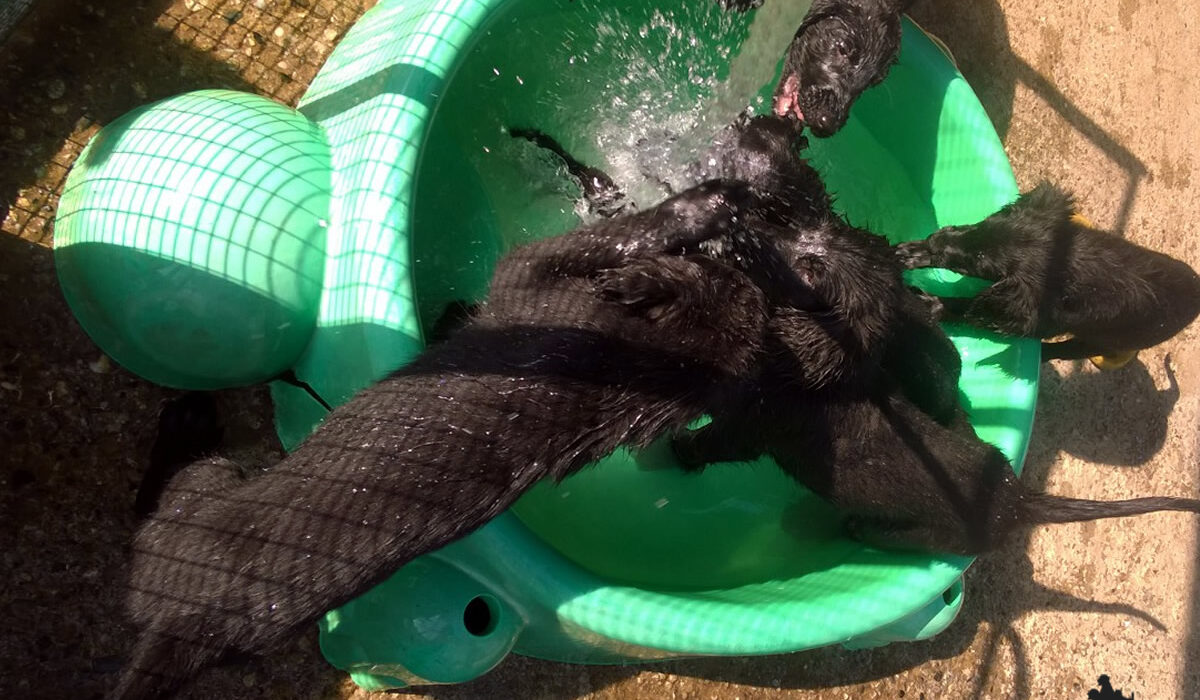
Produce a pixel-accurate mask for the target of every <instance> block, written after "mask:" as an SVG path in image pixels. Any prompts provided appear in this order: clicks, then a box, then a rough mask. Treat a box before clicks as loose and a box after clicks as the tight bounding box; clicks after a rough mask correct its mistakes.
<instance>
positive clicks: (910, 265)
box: [895, 240, 934, 270]
mask: <svg viewBox="0 0 1200 700" xmlns="http://www.w3.org/2000/svg"><path fill="white" fill-rule="evenodd" d="M895 250H896V257H897V258H898V259H899V260H900V264H901V265H903V266H904V267H905V268H907V269H909V270H915V269H917V268H920V267H933V266H934V263H933V251H932V250H930V249H929V243H928V241H924V240H921V241H905V242H904V243H900V244H898V245H897V246H896V248H895Z"/></svg>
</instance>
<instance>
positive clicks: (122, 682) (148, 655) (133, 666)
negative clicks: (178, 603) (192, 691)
mask: <svg viewBox="0 0 1200 700" xmlns="http://www.w3.org/2000/svg"><path fill="white" fill-rule="evenodd" d="M192 617H198V615H193V616H192ZM182 623H186V620H182V621H181V620H173V621H172V623H171V625H170V627H169V628H170V629H179V628H180V627H181V626H187V625H186V624H182ZM193 624H194V626H195V627H197V628H198V627H201V626H202V625H201V624H199V623H193ZM166 629H168V626H167V625H165V624H163V625H161V626H160V625H154V626H151V627H149V628H147V629H145V630H143V631H142V633H141V635H140V636H139V637H138V641H137V643H136V644H135V645H134V647H133V653H132V654H131V655H130V658H129V661H128V662H127V663H126V664H125V667H124V668H123V669H122V671H121V676H120V679H119V680H118V681H117V687H116V688H115V689H114V690H113V691H112V693H111V694H109V696H108V700H158V699H159V698H167V697H170V696H172V695H173V694H174V693H175V691H177V690H178V689H179V688H180V687H181V686H182V685H183V684H184V683H185V682H187V681H188V680H190V679H191V677H192V676H193V675H195V673H196V672H197V671H198V670H199V669H201V668H203V667H205V666H211V665H213V664H215V663H216V662H218V661H219V660H220V657H221V654H222V649H221V648H219V647H217V646H206V645H205V644H203V642H202V641H196V640H203V639H204V637H203V636H200V635H197V636H196V637H195V638H194V639H184V638H182V637H180V636H177V635H173V634H170V633H167V632H165V631H164V630H166Z"/></svg>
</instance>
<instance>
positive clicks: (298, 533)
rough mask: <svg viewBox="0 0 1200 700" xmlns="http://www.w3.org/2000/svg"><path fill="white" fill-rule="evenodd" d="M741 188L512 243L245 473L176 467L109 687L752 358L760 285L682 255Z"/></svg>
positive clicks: (756, 352) (323, 592) (151, 524)
mask: <svg viewBox="0 0 1200 700" xmlns="http://www.w3.org/2000/svg"><path fill="white" fill-rule="evenodd" d="M748 197H749V194H748V191H747V189H746V188H745V187H743V186H738V185H726V184H722V183H711V184H706V185H703V186H701V187H698V188H696V189H694V190H691V191H688V192H686V193H683V194H681V195H679V196H677V197H674V198H672V199H670V200H667V201H666V202H664V203H663V204H661V205H659V206H657V207H654V208H652V209H648V210H646V211H643V212H639V213H637V214H633V215H630V216H628V217H624V218H620V219H611V220H605V221H601V222H598V223H597V224H594V225H591V226H588V227H584V228H582V229H580V230H577V231H575V232H574V233H571V234H568V235H565V236H561V237H558V238H553V239H547V240H544V241H540V242H537V243H533V244H530V245H527V246H524V247H520V248H517V249H515V250H513V251H512V252H511V253H510V254H508V255H507V256H505V257H504V258H503V259H502V260H501V261H500V262H499V263H498V265H497V268H496V271H495V275H494V277H493V281H492V285H491V290H490V294H489V297H488V300H487V302H486V303H485V304H483V305H482V306H481V307H480V309H478V311H476V312H475V314H474V315H473V316H472V318H471V319H470V320H469V321H468V323H467V324H466V326H465V327H463V328H461V329H459V330H458V331H456V332H454V333H453V334H450V335H449V336H448V337H447V338H446V339H445V340H444V341H443V342H441V343H439V344H437V345H434V346H431V347H430V348H429V349H428V350H427V351H426V352H425V353H423V354H422V355H421V356H420V357H418V358H417V359H416V360H415V361H414V362H413V363H412V364H410V365H408V366H406V367H404V368H403V369H401V370H399V371H397V372H396V373H394V374H393V375H391V376H389V377H388V378H386V379H384V380H383V381H381V382H379V383H378V384H376V385H374V386H372V387H370V388H368V389H365V390H363V391H362V392H360V393H359V394H358V395H356V396H355V397H354V398H352V399H351V400H350V401H349V402H347V403H346V404H345V405H343V406H341V407H339V408H337V409H335V410H334V411H333V412H332V413H330V414H329V416H328V417H327V418H326V420H325V421H324V423H322V424H321V425H320V426H319V427H318V428H317V429H316V431H315V432H314V433H313V434H312V436H310V437H309V439H308V440H306V441H305V442H304V443H303V444H302V445H301V446H300V447H299V448H298V449H297V450H296V451H295V452H293V453H292V454H291V455H289V456H288V457H287V458H285V459H284V460H283V461H282V462H280V463H279V464H278V465H277V466H275V467H274V468H272V469H271V470H270V471H268V472H267V473H266V474H265V475H263V476H260V477H258V478H255V479H251V480H247V481H243V480H241V478H240V475H239V474H238V473H237V471H236V469H234V468H232V465H230V464H229V463H227V462H224V461H222V460H215V459H210V460H205V461H203V462H200V463H198V464H196V465H194V468H189V469H186V470H184V471H183V472H182V473H181V474H180V475H179V477H177V479H176V480H175V481H173V482H172V487H171V488H170V489H169V491H168V493H167V494H166V495H165V496H164V498H163V503H162V506H161V507H160V508H159V510H158V511H157V512H156V514H155V516H154V517H153V518H152V519H151V520H149V521H147V523H146V524H145V525H144V526H143V527H142V529H141V530H140V531H139V532H138V533H137V535H136V537H135V540H134V546H133V564H132V574H131V583H130V589H131V590H130V595H129V601H128V602H129V609H130V613H131V616H132V618H133V621H134V622H135V623H136V625H137V626H138V627H139V629H140V636H139V637H138V640H137V642H136V645H135V647H134V650H133V654H132V657H131V659H130V660H129V662H128V664H127V665H126V667H125V669H124V671H123V673H122V676H121V678H120V681H119V684H118V686H117V688H116V690H115V692H114V693H113V695H112V697H113V698H116V699H120V700H142V699H145V698H157V697H162V696H164V695H167V694H170V693H173V692H174V691H175V690H176V689H177V688H179V687H180V686H181V685H182V684H183V683H185V682H187V681H188V680H189V679H190V678H191V677H193V676H194V675H195V674H196V673H198V672H199V671H200V670H202V669H203V668H205V667H207V666H211V665H213V664H215V663H217V662H219V661H220V660H221V659H222V658H224V657H227V656H229V655H231V654H236V655H240V654H245V653H251V654H256V653H263V652H266V651H269V650H272V649H275V648H278V647H279V646H280V645H281V644H283V643H285V642H286V641H287V640H289V639H290V638H292V637H293V636H294V635H295V634H297V633H298V631H299V630H301V629H302V628H303V627H304V626H306V625H310V624H312V623H313V622H315V621H316V620H317V619H318V618H319V617H320V616H321V615H322V614H323V613H325V612H326V611H327V610H330V609H332V608H334V607H337V606H338V605H341V604H343V603H345V602H346V601H348V600H350V599H351V598H353V597H354V596H356V595H358V594H360V593H362V592H363V591H365V590H367V589H368V588H370V587H371V586H373V585H375V584H376V583H379V582H380V581H381V580H383V579H384V578H386V577H387V576H389V575H390V574H391V573H392V572H394V571H395V570H396V569H397V568H399V567H400V566H402V565H403V564H405V563H406V562H408V561H409V560H411V559H413V558H414V557H416V556H419V555H421V554H424V553H426V552H428V551H431V550H434V549H437V548H439V547H441V546H443V545H445V544H447V543H449V542H451V541H453V540H455V539H457V538H460V537H462V536H464V535H466V534H468V533H470V532H471V531H473V530H474V529H476V528H478V527H480V526H481V525H483V524H484V523H486V522H488V521H489V520H490V519H492V518H493V517H495V516H496V515H498V514H500V513H501V512H502V511H504V510H505V509H506V508H507V507H508V506H509V505H510V504H511V503H512V502H513V501H514V500H516V498H517V497H518V496H520V495H521V494H522V493H523V492H524V491H525V490H527V489H528V488H529V487H530V486H532V485H533V484H534V483H535V482H537V481H538V480H540V479H542V478H545V477H551V478H555V479H561V478H563V477H564V476H566V475H568V474H570V473H571V472H573V471H575V470H577V469H579V468H581V467H583V466H585V465H586V464H588V463H590V462H593V461H595V460H596V459H599V458H600V457H603V456H604V455H606V454H608V453H609V452H611V451H612V450H613V449H615V448H616V447H617V446H619V445H626V444H627V445H634V446H637V445H645V444H647V443H648V442H650V441H651V440H653V439H655V438H657V437H659V436H661V435H663V434H664V433H668V432H670V431H674V430H679V429H681V428H682V427H683V426H684V425H686V424H687V423H688V422H689V421H691V420H693V419H695V418H697V417H698V416H700V415H701V414H702V413H703V412H705V411H706V410H707V409H708V407H709V406H711V405H713V404H718V403H721V402H722V401H723V400H724V399H723V395H724V394H725V393H727V392H729V391H733V390H734V388H735V387H737V386H738V385H740V384H741V383H742V382H744V381H748V378H749V377H752V376H753V374H754V370H755V368H756V366H757V363H758V357H759V356H760V353H761V351H762V338H763V335H764V332H765V324H766V304H765V301H764V299H763V296H762V293H761V291H760V290H759V289H758V287H756V286H755V285H753V284H752V283H750V282H749V280H748V279H747V278H746V277H745V276H744V275H742V274H741V273H739V272H737V271H735V270H733V269H732V268H730V267H729V266H727V265H724V264H722V263H719V262H717V261H715V260H713V259H712V258H709V257H705V256H696V255H684V254H681V252H682V251H684V250H685V249H687V248H689V247H694V246H696V245H698V244H699V243H700V242H701V241H703V240H705V239H707V238H711V237H713V236H719V235H724V234H726V233H727V232H728V231H729V230H730V229H731V227H733V226H734V225H735V222H736V221H737V220H738V219H739V218H740V217H741V216H742V209H743V204H744V202H745V201H747V198H748Z"/></svg>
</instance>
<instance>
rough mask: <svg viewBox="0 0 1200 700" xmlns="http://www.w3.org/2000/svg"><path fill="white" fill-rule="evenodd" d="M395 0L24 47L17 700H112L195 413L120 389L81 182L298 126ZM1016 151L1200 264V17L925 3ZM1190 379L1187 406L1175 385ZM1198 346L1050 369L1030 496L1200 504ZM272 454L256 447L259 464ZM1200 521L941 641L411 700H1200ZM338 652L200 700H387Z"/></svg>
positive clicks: (213, 11)
mask: <svg viewBox="0 0 1200 700" xmlns="http://www.w3.org/2000/svg"><path fill="white" fill-rule="evenodd" d="M370 4H372V0H348V1H342V2H337V1H335V0H290V1H289V0H254V1H253V2H250V1H246V2H242V1H240V0H239V1H236V2H235V1H233V0H133V1H132V2H131V1H130V0H93V1H92V2H90V3H71V2H67V0H40V1H39V3H37V7H36V8H35V9H34V11H33V12H32V13H31V15H30V17H28V18H27V19H26V21H25V22H24V23H23V24H22V25H21V26H20V27H18V28H17V30H16V31H15V32H14V34H13V36H12V38H11V39H10V41H9V43H8V44H7V45H6V46H4V47H0V63H2V64H3V72H2V73H0V95H2V96H3V97H0V171H2V172H0V218H2V219H3V227H2V230H3V233H2V234H0V444H3V446H4V449H3V450H0V453H2V454H0V569H2V570H3V571H4V576H3V580H0V612H2V613H3V616H4V625H2V626H0V697H9V698H75V697H87V698H91V697H98V696H99V694H100V692H101V691H102V690H103V689H104V688H105V687H107V686H108V685H109V684H110V683H111V682H112V678H113V670H114V669H115V668H116V667H117V665H118V664H119V662H120V658H121V655H122V654H124V653H125V651H126V649H127V646H128V644H129V642H130V636H129V630H128V629H127V628H126V627H125V626H124V624H123V623H121V622H120V615H119V610H120V607H119V586H120V584H121V581H122V576H123V575H124V568H123V567H124V561H125V560H124V551H123V547H124V545H125V543H126V542H127V541H128V536H129V531H130V528H131V527H132V524H133V523H132V520H131V518H130V517H129V514H128V500H129V499H130V497H131V493H132V488H133V485H134V484H135V483H136V479H137V476H138V474H139V473H140V469H141V466H140V465H141V464H142V463H143V460H144V455H145V452H146V449H147V448H148V442H149V440H150V439H151V437H150V433H151V429H152V428H151V426H152V425H153V421H154V416H155V414H156V412H157V407H158V405H159V402H160V401H161V400H162V398H164V397H165V396H168V395H169V393H170V392H167V391H165V390H162V389H159V388H157V387H153V386H150V385H148V384H146V383H145V382H142V381H141V380H139V379H137V378H136V377H133V376H131V375H129V374H127V373H125V372H123V371H122V370H120V369H119V368H113V367H110V366H107V365H106V364H105V363H104V362H103V361H101V360H100V353H99V351H98V350H97V349H96V348H95V346H93V345H92V344H91V343H90V341H89V340H88V339H87V338H86V336H85V335H83V333H82V331H80V330H79V329H78V327H77V326H76V325H75V324H74V321H73V320H72V318H71V316H70V314H69V312H68V311H67V309H66V307H65V304H63V302H62V301H61V297H60V295H59V292H58V288H57V283H56V280H55V277H54V273H53V266H52V261H51V258H50V254H49V251H48V246H49V244H50V241H51V236H52V231H51V224H50V221H51V219H52V217H53V208H54V206H55V204H56V201H57V192H58V191H59V189H60V188H61V184H62V178H63V177H64V175H65V172H66V168H68V167H69V166H70V164H71V162H72V160H73V158H74V156H75V155H76V154H77V153H78V150H79V148H80V145H81V144H82V143H83V142H85V141H86V139H87V138H88V137H89V136H90V135H91V134H92V133H94V131H95V129H97V128H98V127H99V126H101V125H103V124H105V123H107V122H108V121H111V120H112V119H113V118H114V117H116V116H117V115H119V114H121V113H123V112H125V111H127V110H128V109H131V108H132V107H134V106H137V105H139V104H142V103H144V102H146V101H148V100H152V99H155V98H158V97H162V96H165V95H169V94H173V93H176V92H181V91H183V90H187V89H192V88H198V87H212V86H225V87H232V88H237V89H244V90H253V91H256V92H259V93H262V94H266V95H270V96H273V97H275V98H277V99H280V100H282V101H285V102H290V103H294V102H295V101H296V100H297V99H298V97H299V96H300V95H301V94H302V92H303V90H304V87H305V86H306V85H307V82H308V81H309V80H310V79H311V77H312V76H313V75H314V73H315V71H316V70H317V68H319V66H320V64H321V61H322V60H323V59H324V57H325V56H326V55H328V52H329V51H330V50H331V48H332V46H334V45H335V44H336V41H337V39H338V38H339V37H340V35H341V33H342V32H344V30H345V29H346V28H347V27H348V26H349V25H350V24H351V23H352V22H353V21H354V19H355V18H356V17H357V16H358V14H360V13H361V12H362V11H363V10H364V9H365V8H366V7H367V6H369V5H370ZM912 14H913V16H914V17H915V18H916V19H917V20H918V21H919V22H920V23H922V24H923V25H924V26H925V27H926V28H927V29H929V30H931V31H932V32H934V33H935V34H937V35H939V36H941V37H942V38H943V39H944V40H945V42H946V44H948V45H949V47H950V48H951V50H952V51H953V52H954V54H955V55H956V56H957V58H958V60H959V64H960V67H961V69H962V71H963V73H964V74H965V75H966V76H967V78H968V80H969V81H970V82H971V84H972V85H973V86H974V87H975V89H976V90H977V91H978V93H979V95H980V98H981V100H982V101H983V103H984V106H985V107H986V109H987V111H988V113H989V115H990V116H991V117H992V120H993V122H994V123H995V125H996V127H997V130H998V131H999V133H1000V134H1001V136H1002V137H1003V139H1004V143H1005V147H1006V149H1007V151H1008V154H1009V156H1010V157H1011V159H1012V163H1013V167H1014V169H1015V170H1016V173H1017V177H1018V180H1019V182H1020V184H1021V186H1022V188H1027V187H1029V186H1031V185H1033V184H1034V183H1035V182H1037V181H1038V180H1040V179H1043V178H1048V179H1051V180H1054V181H1056V182H1059V183H1061V184H1063V185H1065V186H1067V187H1069V188H1071V189H1073V190H1074V191H1075V192H1076V193H1077V194H1078V197H1079V200H1080V203H1081V205H1082V209H1083V211H1084V212H1086V213H1087V215H1088V216H1089V217H1090V218H1091V219H1092V220H1093V221H1094V222H1095V223H1096V224H1098V225H1099V226H1101V227H1105V228H1111V229H1114V230H1117V231H1119V232H1121V233H1122V234H1124V235H1125V236H1126V237H1128V238H1130V239H1131V240H1134V241H1136V242H1138V243H1142V244H1145V245H1148V246H1150V247H1153V248H1156V249H1159V250H1162V251H1164V252H1167V253H1169V254H1172V255H1174V256H1176V257H1179V258H1182V259H1184V260H1187V261H1188V262H1190V263H1191V264H1192V265H1193V266H1194V267H1197V268H1200V227H1198V226H1197V225H1196V224H1195V223H1194V221H1195V215H1194V214H1195V213H1194V211H1193V209H1194V207H1195V206H1196V204H1197V203H1198V202H1200V175H1197V177H1196V178H1193V171H1196V170H1197V168H1198V167H1200V162H1198V158H1200V156H1198V152H1200V80H1196V79H1195V77H1194V76H1192V75H1191V71H1193V70H1195V69H1196V66H1197V65H1200V24H1198V23H1200V20H1197V18H1196V17H1197V15H1196V13H1195V8H1194V5H1193V4H1192V3H1191V2H1190V0H1092V1H1091V2H1087V3H1066V2H1062V0H973V1H972V2H964V1H963V0H917V2H916V4H915V6H914V8H913V10H912ZM1168 364H1169V365H1170V366H1171V367H1173V368H1174V372H1175V375H1176V376H1177V379H1178V391H1174V390H1173V389H1172V388H1171V386H1170V383H1169V382H1168V378H1167V373H1166V371H1165V367H1166V366H1167V365H1168ZM221 400H222V402H223V403H224V404H225V405H227V406H229V407H231V408H232V409H234V410H233V412H234V413H235V414H236V416H235V419H234V425H233V426H232V428H231V432H232V438H233V441H234V442H235V443H238V444H244V445H248V447H245V448H244V449H245V450H247V451H249V452H250V453H253V454H254V455H257V456H258V457H261V458H262V459H270V458H271V456H272V453H273V448H272V447H271V446H270V445H267V446H266V447H264V446H262V444H261V442H262V441H261V439H259V438H258V437H257V436H260V435H261V434H262V433H264V432H265V430H266V426H265V425H264V422H263V416H264V415H265V410H266V408H265V403H264V397H263V396H262V393H261V392H257V391H241V392H226V393H225V394H224V395H223V396H222V397H221ZM1198 411H1200V324H1193V326H1192V327H1191V328H1190V329H1188V330H1187V331H1185V332H1184V333H1183V334H1182V335H1180V336H1179V337H1177V338H1176V339H1174V340H1173V341H1171V342H1169V343H1166V344H1164V345H1163V346H1160V347H1158V348H1154V349H1152V350H1150V351H1147V352H1144V353H1143V354H1142V356H1141V364H1137V365H1134V366H1132V367H1129V368H1128V369H1126V370H1124V371H1121V372H1117V373H1106V374H1100V373H1098V372H1096V371H1095V370H1093V369H1092V368H1091V367H1090V366H1079V365H1076V364H1072V363H1061V364H1056V365H1053V366H1049V367H1046V368H1045V369H1043V372H1042V390H1041V396H1040V401H1039V408H1038V419H1037V424H1036V426H1035V433H1034V438H1033V446H1032V449H1031V451H1030V455H1029V459H1028V462H1027V466H1026V473H1027V477H1026V478H1027V480H1028V481H1029V483H1031V484H1033V485H1035V486H1037V487H1044V488H1046V489H1048V490H1050V491H1052V492H1054V493H1059V494H1066V495H1072V496H1088V497H1096V498H1109V499H1111V498H1122V497H1130V496H1140V495H1150V494H1162V495H1180V496H1192V495H1196V494H1197V493H1198V492H1200V483H1198V482H1200V475H1198V473H1197V472H1198V467H1200V421H1198V419H1197V413H1198ZM256 441H257V442H256ZM1198 532H1200V520H1198V519H1197V518H1195V517H1194V516H1190V515H1187V514H1178V513H1173V514H1155V515H1149V516H1144V517H1141V518H1135V519H1126V520H1116V521H1107V522H1096V523H1089V524H1082V525H1062V526H1056V527H1053V528H1042V529H1039V530H1036V531H1035V532H1033V533H1032V535H1030V536H1029V537H1025V538H1021V539H1019V540H1018V541H1016V542H1014V543H1012V545H1011V546H1009V547H1007V548H1005V549H1004V550H1002V551H998V552H995V553H993V554H990V555H988V556H987V557H984V558H982V559H980V560H979V561H978V562H977V563H976V564H975V566H974V567H972V568H971V569H970V571H969V572H968V574H967V577H966V579H967V580H966V591H967V595H966V602H965V604H964V607H963V610H962V614H961V615H960V617H959V619H958V620H957V621H956V622H955V623H954V624H953V625H952V626H951V627H950V628H949V629H948V630H947V631H945V632H944V633H942V634H941V635H940V636H938V637H936V638H935V639H933V640H930V641H928V642H922V643H914V644H900V645H892V646H889V647H885V648H881V649H875V650H868V651H856V652H849V651H844V650H841V649H826V650H818V651H813V652H806V653H801V654H794V655H787V656H777V657H766V658H732V659H731V658H715V659H700V660H690V661H683V662H674V663H669V664H661V665H648V666H635V667H579V666H568V665H563V664H554V663H548V662H540V661H533V660H527V659H520V658H515V657H512V658H510V659H509V660H508V661H506V662H505V663H504V664H502V665H501V666H500V667H499V668H497V669H496V670H495V671H493V672H492V673H490V674H488V675H487V676H485V677H483V678H481V679H478V680H476V681H474V682H471V683H467V684H464V685H460V686H453V687H434V688H427V689H423V690H420V691H416V692H413V693H406V694H399V697H409V696H411V697H420V696H426V697H433V698H439V699H447V700H448V699H450V698H554V699H558V698H564V699H575V698H578V699H580V700H584V699H587V700H607V699H618V698H621V699H623V698H643V697H644V698H680V699H683V698H687V699H693V698H695V699H700V698H722V699H728V700H732V699H735V698H742V699H744V700H750V699H752V698H753V699H761V698H929V699H931V700H932V699H933V698H1009V697H1015V698H1032V697H1044V698H1054V699H1060V698H1080V699H1082V698H1085V697H1087V692H1088V690H1089V689H1090V688H1093V687H1094V685H1095V681H1096V677H1097V676H1098V675H1100V674H1102V673H1104V674H1108V675H1109V676H1110V677H1111V678H1112V681H1113V684H1114V685H1115V686H1116V687H1118V688H1123V689H1124V690H1125V692H1126V693H1127V694H1128V693H1129V692H1130V691H1133V692H1136V696H1137V697H1138V698H1155V699H1159V700H1162V699H1165V698H1200V569H1198V568H1197V561H1198V558H1200V557H1198V554H1197V552H1198V544H1200V543H1198V538H1197V535H1198ZM314 641H315V635H308V636H306V637H305V638H304V639H302V640H300V641H299V642H298V643H297V644H296V645H295V647H294V648H292V649H289V650H287V651H286V652H285V653H282V654H280V655H279V656H278V657H273V658H271V659H268V660H264V661H261V662H255V663H252V664H250V665H248V666H242V667H235V668H229V669H222V670H218V671H214V672H212V673H210V674H208V675H207V676H206V677H205V678H203V679H202V680H201V682H199V683H198V684H197V685H196V686H195V687H194V688H193V689H192V691H191V692H190V693H188V694H187V697H191V698H207V697H220V698H263V697H267V698H292V697H311V698H337V697H355V698H365V697H367V696H368V694H366V693H363V692H361V691H355V690H353V689H352V686H350V685H349V684H348V683H347V682H346V681H345V680H344V679H343V678H342V677H341V676H340V674H338V673H336V672H334V671H332V670H331V669H329V668H328V667H327V666H325V665H324V664H323V662H322V661H321V660H320V657H319V656H318V655H317V653H316V651H315V648H314V647H315V645H314Z"/></svg>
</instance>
